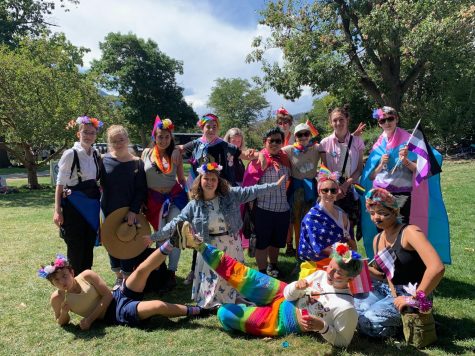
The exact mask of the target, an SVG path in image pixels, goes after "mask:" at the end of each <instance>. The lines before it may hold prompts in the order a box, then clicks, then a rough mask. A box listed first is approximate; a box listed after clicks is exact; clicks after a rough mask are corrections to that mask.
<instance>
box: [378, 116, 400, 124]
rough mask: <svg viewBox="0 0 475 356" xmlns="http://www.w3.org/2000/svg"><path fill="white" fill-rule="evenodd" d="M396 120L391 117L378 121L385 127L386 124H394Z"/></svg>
mask: <svg viewBox="0 0 475 356" xmlns="http://www.w3.org/2000/svg"><path fill="white" fill-rule="evenodd" d="M394 120H396V118H395V117H394V116H390V117H387V118H385V119H381V120H378V124H380V125H384V124H385V123H386V122H388V123H390V122H393V121H394Z"/></svg>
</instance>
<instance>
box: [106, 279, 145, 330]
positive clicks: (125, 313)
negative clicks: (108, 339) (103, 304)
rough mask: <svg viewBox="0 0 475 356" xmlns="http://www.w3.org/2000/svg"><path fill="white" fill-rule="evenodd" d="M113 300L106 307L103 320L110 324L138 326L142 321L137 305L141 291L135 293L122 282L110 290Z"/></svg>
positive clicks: (141, 295)
mask: <svg viewBox="0 0 475 356" xmlns="http://www.w3.org/2000/svg"><path fill="white" fill-rule="evenodd" d="M112 296H113V298H114V299H113V300H112V302H111V304H110V305H109V307H108V308H107V312H106V316H105V317H104V319H105V321H106V322H108V323H110V324H118V325H127V326H139V325H140V324H141V323H142V321H141V320H140V318H139V314H138V312H137V306H138V304H139V303H140V301H141V300H142V299H143V293H137V292H134V291H132V290H130V289H129V288H127V286H126V285H125V283H124V284H122V286H121V287H120V288H117V289H116V290H115V291H113V292H112Z"/></svg>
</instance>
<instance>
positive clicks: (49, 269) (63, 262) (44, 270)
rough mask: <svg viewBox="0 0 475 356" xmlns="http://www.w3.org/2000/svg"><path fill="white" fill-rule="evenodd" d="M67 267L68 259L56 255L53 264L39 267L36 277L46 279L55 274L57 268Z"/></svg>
mask: <svg viewBox="0 0 475 356" xmlns="http://www.w3.org/2000/svg"><path fill="white" fill-rule="evenodd" d="M68 266H69V262H68V259H67V258H66V257H65V256H64V255H61V254H59V253H58V254H57V255H56V259H55V260H54V262H51V264H50V265H47V266H41V268H40V269H39V270H38V277H40V278H48V276H49V275H50V274H52V273H54V272H56V270H57V269H58V268H63V267H68Z"/></svg>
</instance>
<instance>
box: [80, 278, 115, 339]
mask: <svg viewBox="0 0 475 356" xmlns="http://www.w3.org/2000/svg"><path fill="white" fill-rule="evenodd" d="M81 276H82V277H83V278H84V279H85V280H86V281H88V282H89V283H90V284H91V285H92V286H93V287H94V288H95V289H96V291H97V293H98V294H99V295H100V296H101V299H100V301H99V303H98V304H97V306H96V307H95V308H94V310H93V311H92V312H91V314H89V315H88V316H87V317H85V318H83V319H82V320H81V322H80V324H79V326H80V327H81V329H82V330H88V329H89V328H90V327H91V325H92V323H93V322H94V321H96V319H97V318H99V317H100V316H101V315H104V313H105V311H106V309H107V308H108V307H109V304H110V303H111V301H112V293H111V291H110V290H109V288H108V287H107V285H106V282H104V280H103V279H102V278H101V277H99V275H98V274H97V273H96V272H94V271H91V270H86V271H84V272H82V273H81Z"/></svg>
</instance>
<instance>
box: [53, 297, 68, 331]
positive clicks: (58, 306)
mask: <svg viewBox="0 0 475 356" xmlns="http://www.w3.org/2000/svg"><path fill="white" fill-rule="evenodd" d="M50 303H51V307H52V308H53V312H54V317H55V319H56V322H57V323H58V324H59V325H60V326H64V325H67V324H69V320H70V317H69V305H68V303H67V302H66V300H65V298H64V293H62V292H59V291H56V292H54V293H53V294H52V295H51V299H50Z"/></svg>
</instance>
